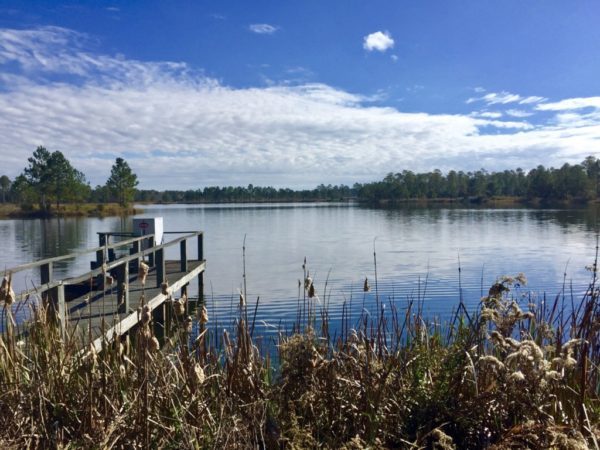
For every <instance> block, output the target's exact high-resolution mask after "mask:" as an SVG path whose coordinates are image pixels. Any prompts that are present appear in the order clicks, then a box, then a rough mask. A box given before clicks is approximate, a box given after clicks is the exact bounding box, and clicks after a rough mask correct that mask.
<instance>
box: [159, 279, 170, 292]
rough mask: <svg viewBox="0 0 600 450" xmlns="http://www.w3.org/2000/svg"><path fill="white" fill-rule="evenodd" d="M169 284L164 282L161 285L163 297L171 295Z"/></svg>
mask: <svg viewBox="0 0 600 450" xmlns="http://www.w3.org/2000/svg"><path fill="white" fill-rule="evenodd" d="M168 289H169V282H168V281H163V282H162V283H161V285H160V291H161V292H162V294H163V295H169V291H168Z"/></svg>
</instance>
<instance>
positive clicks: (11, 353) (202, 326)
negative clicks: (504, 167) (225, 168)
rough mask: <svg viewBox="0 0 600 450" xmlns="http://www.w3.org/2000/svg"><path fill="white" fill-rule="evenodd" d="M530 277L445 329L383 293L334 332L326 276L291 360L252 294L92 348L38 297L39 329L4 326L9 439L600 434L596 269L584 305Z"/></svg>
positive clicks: (421, 443) (435, 441) (462, 441)
mask: <svg viewBox="0 0 600 450" xmlns="http://www.w3.org/2000/svg"><path fill="white" fill-rule="evenodd" d="M307 278H308V275H307ZM515 281H516V280H515V279H512V278H508V277H505V278H502V279H500V280H499V281H498V283H497V285H495V287H494V288H493V289H491V290H490V295H489V296H487V297H485V298H483V299H482V308H481V311H480V313H479V314H477V316H476V317H469V316H468V315H467V314H466V312H464V311H462V313H457V315H456V316H455V318H454V320H453V321H451V323H449V324H448V325H447V326H445V327H441V326H439V325H427V322H426V321H425V318H424V317H422V314H421V313H420V309H419V308H418V307H417V306H416V305H415V304H413V303H409V305H408V307H407V309H406V310H402V311H400V310H396V309H395V308H394V306H393V304H390V305H389V307H388V308H387V309H388V311H387V312H386V313H385V314H384V312H383V311H384V308H383V305H382V303H381V302H379V301H378V302H377V305H378V306H377V308H378V312H377V313H375V314H372V315H370V316H363V317H361V318H360V321H359V322H358V323H357V324H355V325H354V328H352V327H350V326H346V325H343V326H342V327H341V329H342V332H341V335H339V336H338V337H337V338H332V337H330V336H329V334H328V332H327V329H328V327H327V326H323V325H319V326H317V322H320V323H321V324H327V320H326V317H327V311H324V310H322V311H320V312H319V311H317V310H318V308H317V307H316V303H315V301H314V298H312V296H311V295H310V287H311V286H312V285H313V283H312V280H310V282H307V283H305V285H306V291H307V292H306V295H305V296H304V299H305V305H303V306H302V308H301V311H299V317H300V318H301V319H302V320H299V321H298V323H297V324H296V327H295V330H296V332H295V333H294V334H291V335H283V334H282V335H281V336H280V338H279V343H278V347H277V348H278V353H279V362H278V367H277V368H276V369H275V368H273V367H272V366H271V361H270V358H269V356H268V353H267V352H263V353H261V351H259V349H258V348H257V346H256V344H255V343H254V342H253V339H252V332H251V328H252V326H250V325H249V323H252V322H253V319H252V318H251V319H248V311H247V306H246V304H245V301H240V307H239V316H238V319H237V321H236V325H235V327H234V329H233V330H232V332H231V333H229V332H227V331H225V332H223V334H222V335H219V336H216V335H215V333H214V330H209V329H208V324H210V318H209V317H208V314H207V311H206V309H205V308H203V307H201V308H199V310H198V311H197V318H196V321H197V329H198V333H197V334H194V336H197V337H193V336H192V335H191V328H192V327H191V323H192V318H191V317H187V316H186V314H185V310H186V309H185V308H183V309H182V308H180V307H179V306H178V302H170V303H169V304H170V305H172V306H171V307H173V308H174V310H173V317H174V325H173V327H172V328H173V331H172V336H171V337H170V338H168V339H166V340H165V341H164V342H162V343H161V344H160V345H162V347H163V348H162V349H159V348H158V347H159V343H158V340H157V339H156V338H155V337H154V335H153V327H152V321H151V314H150V313H149V311H148V310H147V309H144V308H142V309H140V318H141V326H140V327H139V329H138V330H137V331H136V332H135V333H133V334H132V335H131V336H130V337H129V338H127V339H124V340H123V341H122V342H118V343H111V344H107V345H106V347H105V349H104V350H103V351H102V352H101V353H99V354H96V353H94V352H90V351H81V350H82V348H83V349H84V350H85V349H87V348H89V346H87V345H86V343H87V342H89V339H88V337H87V335H86V332H85V330H84V331H83V332H82V333H81V334H75V335H71V336H69V337H67V338H66V339H61V338H60V335H59V333H58V331H57V329H56V328H55V327H54V326H53V325H52V321H51V320H49V319H48V318H47V316H46V314H45V311H44V310H43V309H36V310H34V319H33V320H32V322H31V323H30V324H29V325H28V329H27V332H28V335H27V337H26V338H24V339H22V340H19V339H17V338H16V337H15V336H16V335H17V333H8V334H6V335H5V336H3V337H2V338H1V339H0V385H1V391H0V392H1V393H0V445H1V446H2V448H48V447H51V448H56V447H58V448H63V447H70V448H80V447H81V448H219V449H221V448H225V449H236V448H240V449H241V448H244V449H246V448H268V449H277V448H289V449H303V448H330V449H334V448H335V449H337V448H344V449H359V448H367V447H368V448H374V449H375V448H382V449H383V448H437V449H453V448H467V449H468V448H486V447H490V446H493V448H495V449H504V448H519V447H524V446H530V447H532V448H557V449H578V448H598V439H600V436H599V434H598V433H599V419H600V402H599V398H600V373H599V363H600V339H598V333H599V331H600V308H599V302H598V289H597V288H596V286H595V280H594V282H593V283H592V284H591V285H590V290H589V291H588V293H587V294H586V296H585V297H584V298H583V299H582V302H581V305H579V306H576V307H575V309H573V310H570V309H567V308H566V307H562V308H561V307H560V301H559V299H557V301H556V302H557V304H558V306H557V304H555V305H554V307H551V308H546V309H544V308H541V307H538V305H529V307H528V308H527V310H525V311H523V310H522V309H521V307H519V305H518V304H517V302H516V301H515V300H514V299H513V298H512V297H511V296H510V294H511V291H510V289H511V285H512V283H513V282H515ZM521 281H523V280H521ZM366 289H367V288H366V287H365V290H366ZM5 291H6V289H5ZM313 292H314V287H313ZM2 295H3V296H4V297H2V298H5V297H6V295H8V294H6V292H3V293H2ZM184 301H185V299H184ZM390 309H391V311H390ZM8 311H9V310H8V309H6V310H5V312H8ZM304 313H306V314H304ZM317 316H321V319H320V320H319V319H318V318H317ZM4 317H5V320H7V324H8V321H10V320H12V319H11V317H10V313H8V314H5V315H4ZM347 319H348V318H344V319H343V323H346V324H347V323H348V320H347ZM5 329H10V327H8V328H5Z"/></svg>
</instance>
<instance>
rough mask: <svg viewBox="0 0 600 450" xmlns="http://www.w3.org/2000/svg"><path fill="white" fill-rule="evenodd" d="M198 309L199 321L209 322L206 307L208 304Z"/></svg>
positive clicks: (202, 322)
mask: <svg viewBox="0 0 600 450" xmlns="http://www.w3.org/2000/svg"><path fill="white" fill-rule="evenodd" d="M198 311H199V314H198V321H199V322H200V323H201V324H205V323H207V322H208V311H207V309H206V306H204V305H202V308H200V309H199V310H198Z"/></svg>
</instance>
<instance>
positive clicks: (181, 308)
mask: <svg viewBox="0 0 600 450" xmlns="http://www.w3.org/2000/svg"><path fill="white" fill-rule="evenodd" d="M173 310H174V311H175V314H177V315H178V316H183V315H184V314H185V304H184V303H183V299H182V298H180V299H179V300H174V301H173Z"/></svg>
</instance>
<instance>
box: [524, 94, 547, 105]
mask: <svg viewBox="0 0 600 450" xmlns="http://www.w3.org/2000/svg"><path fill="white" fill-rule="evenodd" d="M546 100H548V99H547V98H546V97H537V96H535V95H532V96H530V97H525V98H523V99H521V101H520V102H519V104H521V105H527V104H530V103H540V102H545V101H546Z"/></svg>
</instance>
